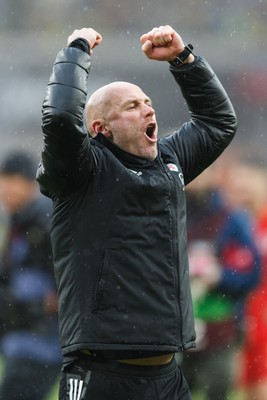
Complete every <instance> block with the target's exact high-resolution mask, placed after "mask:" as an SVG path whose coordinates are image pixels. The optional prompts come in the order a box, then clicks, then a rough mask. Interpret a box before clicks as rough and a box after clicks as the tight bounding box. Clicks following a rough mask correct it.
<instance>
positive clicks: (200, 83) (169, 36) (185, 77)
mask: <svg viewBox="0 0 267 400" xmlns="http://www.w3.org/2000/svg"><path fill="white" fill-rule="evenodd" d="M140 40H141V43H143V46H142V50H143V52H144V53H145V55H146V56H147V57H148V58H149V59H152V60H157V61H168V62H170V67H169V68H170V72H171V73H172V74H173V76H174V78H175V80H176V82H177V83H178V85H179V86H180V89H181V92H182V94H183V97H184V98H185V100H186V103H187V106H188V108H189V112H190V116H191V119H190V121H189V122H187V123H185V124H184V125H183V126H182V128H181V129H179V130H178V131H177V132H175V133H174V134H173V135H172V136H170V137H168V138H167V139H166V140H163V141H164V142H165V144H166V145H169V146H171V147H172V149H174V151H175V152H176V154H177V156H178V158H179V163H180V165H181V167H182V169H183V173H184V178H185V183H186V184H187V183H189V182H190V181H191V180H193V179H194V178H195V177H196V176H197V175H199V174H200V173H201V172H202V171H203V170H204V169H205V168H207V167H208V166H209V165H210V164H211V163H212V162H213V161H215V160H216V159H217V158H218V157H219V155H220V154H221V153H222V152H223V150H224V149H225V148H226V147H227V146H228V145H229V143H230V142H231V140H232V139H233V137H234V135H235V132H236V127H237V120H236V115H235V111H234V109H233V106H232V104H231V101H230V99H229V97H228V95H227V93H226V91H225V89H224V88H223V86H222V84H221V83H220V81H219V79H218V77H217V76H216V74H215V73H214V71H213V70H212V68H211V67H210V66H209V64H208V63H207V62H206V61H205V60H204V59H203V58H201V57H196V56H193V54H192V53H191V48H190V47H189V46H186V45H185V44H184V42H183V40H182V38H181V36H180V35H178V33H177V32H175V31H174V30H173V29H172V28H171V27H169V26H168V25H167V26H165V27H163V26H162V27H159V28H154V29H152V31H150V32H148V33H147V34H145V35H143V36H142V37H141V39H140ZM177 56H178V57H177ZM186 56H187V57H186Z"/></svg>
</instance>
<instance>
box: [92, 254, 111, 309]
mask: <svg viewBox="0 0 267 400" xmlns="http://www.w3.org/2000/svg"><path fill="white" fill-rule="evenodd" d="M110 258H111V250H109V249H107V250H105V254H104V259H103V263H102V266H101V268H100V271H99V276H98V280H97V285H96V289H95V292H94V296H93V312H94V313H96V312H97V311H98V309H99V307H100V304H101V300H102V298H103V296H104V293H105V291H106V290H107V288H108V286H109V275H110Z"/></svg>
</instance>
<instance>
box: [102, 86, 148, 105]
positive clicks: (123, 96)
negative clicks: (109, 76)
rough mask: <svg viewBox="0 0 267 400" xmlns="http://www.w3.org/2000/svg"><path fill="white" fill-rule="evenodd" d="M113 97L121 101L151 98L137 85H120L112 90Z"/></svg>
mask: <svg viewBox="0 0 267 400" xmlns="http://www.w3.org/2000/svg"><path fill="white" fill-rule="evenodd" d="M110 95H111V97H113V98H114V99H117V100H119V101H120V102H123V103H125V102H127V103H128V102H131V101H134V100H150V99H149V97H148V96H147V95H146V94H145V93H144V92H143V90H142V89H141V88H140V87H139V86H136V85H131V84H128V85H119V86H117V87H116V88H113V90H112V91H111V92H110Z"/></svg>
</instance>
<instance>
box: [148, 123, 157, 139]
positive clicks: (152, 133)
mask: <svg viewBox="0 0 267 400" xmlns="http://www.w3.org/2000/svg"><path fill="white" fill-rule="evenodd" d="M155 131H156V124H155V123H151V124H149V125H148V126H147V128H146V135H147V136H148V137H149V139H153V140H156V137H155Z"/></svg>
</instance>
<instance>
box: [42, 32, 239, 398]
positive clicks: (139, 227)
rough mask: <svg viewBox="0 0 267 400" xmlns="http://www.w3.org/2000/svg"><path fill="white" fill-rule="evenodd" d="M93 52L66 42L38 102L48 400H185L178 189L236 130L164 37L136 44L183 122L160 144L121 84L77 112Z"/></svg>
mask: <svg viewBox="0 0 267 400" xmlns="http://www.w3.org/2000/svg"><path fill="white" fill-rule="evenodd" d="M101 41H102V37H101V35H100V34H99V33H97V32H96V31H95V30H94V29H91V28H88V29H87V28H83V29H81V30H76V31H74V32H73V34H72V35H71V36H70V37H69V39H68V47H67V48H66V49H63V50H62V51H61V52H60V53H59V54H58V56H57V59H56V61H55V65H54V69H53V74H52V76H51V79H50V82H49V85H48V88H47V93H46V96H45V100H44V103H43V134H44V149H43V153H42V162H41V164H40V167H39V171H38V181H39V183H40V188H41V191H42V192H43V193H44V194H46V195H47V196H49V197H51V198H52V199H53V203H54V209H53V215H52V230H51V234H52V245H53V254H54V267H55V275H56V280H57V285H58V296H59V317H60V336H61V346H62V352H63V355H64V363H63V371H62V377H61V384H60V395H59V398H60V399H61V400H63V399H65V398H66V396H67V398H68V399H74V398H75V399H76V400H80V399H90V400H105V399H116V400H122V399H123V400H125V399H131V400H137V399H138V400H141V399H146V400H152V399H153V400H154V399H168V400H172V399H179V400H187V399H191V396H190V393H189V389H188V386H187V384H186V381H185V379H184V377H183V375H182V372H181V370H180V369H179V368H178V367H177V365H176V362H175V359H174V353H176V352H179V351H183V350H186V349H188V348H191V347H194V346H195V331H194V321H193V310H192V302H191V295H190V288H189V282H188V262H187V256H186V221H185V193H184V184H187V183H188V182H190V181H191V180H192V179H194V178H195V177H196V176H197V175H198V174H200V173H201V172H202V171H203V170H204V169H205V168H206V167H207V166H209V165H210V164H211V163H212V162H213V161H214V160H215V159H216V158H217V157H218V156H219V155H220V154H221V153H222V151H223V150H224V148H225V147H226V146H228V144H229V143H230V141H231V140H232V138H233V136H234V134H235V130H236V117H235V113H234V110H233V108H232V105H231V103H230V101H229V99H228V96H227V94H226V93H225V91H224V89H223V88H222V86H221V84H220V83H219V81H218V79H217V77H216V76H215V74H214V72H213V71H212V70H211V68H210V67H209V66H208V64H207V63H206V62H205V61H204V60H203V59H202V58H201V57H195V56H194V55H193V54H192V46H186V47H185V44H184V43H183V41H182V38H181V37H180V36H179V35H178V33H177V32H175V30H174V29H173V28H171V27H170V26H168V25H167V26H161V27H159V28H154V29H152V30H151V31H150V32H148V33H147V34H145V35H143V36H142V37H141V43H142V50H143V52H144V54H145V55H146V56H147V57H148V58H150V59H151V60H159V61H170V62H171V65H170V71H171V73H172V74H173V76H174V78H175V80H176V81H177V83H178V84H179V85H180V87H181V90H182V92H183V95H184V97H185V99H186V101H187V104H188V107H189V109H190V113H191V117H192V119H191V121H190V122H188V123H186V124H184V125H183V126H182V127H181V128H180V129H179V130H177V131H176V132H175V133H174V134H173V135H170V136H168V137H165V138H162V139H160V140H159V141H158V139H157V134H158V125H157V121H156V116H155V111H154V109H153V107H152V103H151V100H150V98H149V97H148V96H147V95H146V94H145V93H144V92H143V91H142V90H141V89H140V88H139V87H138V86H136V85H133V84H130V83H126V82H115V83H111V84H109V85H107V86H104V87H103V88H100V89H98V90H97V91H96V92H95V93H94V94H93V95H92V96H91V98H90V99H89V101H88V103H87V105H86V107H85V103H86V96H87V78H88V73H89V69H90V55H92V52H93V49H94V48H95V47H96V46H97V45H99V44H100V43H101ZM177 56H179V57H178V58H177ZM85 108H86V110H85ZM84 110H85V112H86V119H87V129H88V130H89V132H90V135H91V137H89V136H88V135H87V132H86V130H85V129H84V127H83V112H84Z"/></svg>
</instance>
